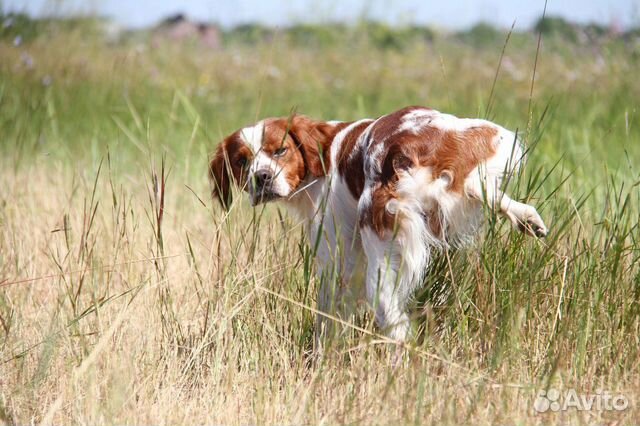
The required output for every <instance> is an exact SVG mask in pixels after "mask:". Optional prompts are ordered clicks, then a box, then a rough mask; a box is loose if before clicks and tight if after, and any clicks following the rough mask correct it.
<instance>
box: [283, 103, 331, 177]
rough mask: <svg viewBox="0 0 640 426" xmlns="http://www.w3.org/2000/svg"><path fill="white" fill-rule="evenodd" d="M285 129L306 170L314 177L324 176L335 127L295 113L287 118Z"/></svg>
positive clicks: (327, 166) (329, 158) (329, 157)
mask: <svg viewBox="0 0 640 426" xmlns="http://www.w3.org/2000/svg"><path fill="white" fill-rule="evenodd" d="M287 129H288V132H289V135H290V136H291V137H292V138H293V139H294V142H295V143H296V145H297V146H298V149H299V150H300V152H301V154H302V157H303V159H304V164H305V167H306V169H307V172H308V173H310V174H311V175H313V176H315V177H320V176H325V175H326V174H327V171H328V170H329V166H330V164H329V162H330V161H331V153H330V147H331V139H332V138H333V136H335V135H334V134H333V133H335V127H334V126H332V125H331V124H329V123H325V122H318V121H313V120H311V119H309V118H307V117H305V116H301V115H296V116H293V117H291V118H289V119H288V120H287Z"/></svg>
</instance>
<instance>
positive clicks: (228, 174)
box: [209, 116, 335, 208]
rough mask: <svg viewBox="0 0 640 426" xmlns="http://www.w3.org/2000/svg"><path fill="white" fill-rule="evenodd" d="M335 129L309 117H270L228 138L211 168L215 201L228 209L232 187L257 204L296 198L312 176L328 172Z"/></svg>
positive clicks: (210, 176)
mask: <svg viewBox="0 0 640 426" xmlns="http://www.w3.org/2000/svg"><path fill="white" fill-rule="evenodd" d="M334 127H335V125H332V124H329V123H324V122H314V121H312V120H310V119H308V118H306V117H303V116H294V117H290V118H269V119H265V120H262V121H260V122H258V123H257V124H255V125H253V126H249V127H245V128H243V129H240V130H238V131H236V132H234V133H232V134H231V135H229V136H228V137H226V138H225V139H224V140H223V141H222V142H221V143H220V144H219V145H218V148H217V150H216V152H215V154H214V156H213V158H212V159H211V162H210V164H209V179H210V181H211V188H212V193H213V197H214V198H217V199H218V200H219V201H220V203H221V204H222V206H223V207H224V208H229V206H230V205H231V201H232V197H233V195H232V186H237V187H240V188H241V189H242V190H244V191H246V192H248V193H249V196H250V198H251V204H252V205H254V206H255V205H258V204H260V203H263V202H267V201H272V200H278V199H283V198H288V197H291V196H292V195H293V194H294V193H295V192H296V190H298V189H299V188H300V187H301V184H302V183H303V182H304V181H305V180H306V179H308V178H309V177H320V176H324V175H325V174H326V171H327V170H328V167H329V164H328V162H329V146H330V144H331V139H332V136H331V134H332V133H333V132H332V130H333V128H334Z"/></svg>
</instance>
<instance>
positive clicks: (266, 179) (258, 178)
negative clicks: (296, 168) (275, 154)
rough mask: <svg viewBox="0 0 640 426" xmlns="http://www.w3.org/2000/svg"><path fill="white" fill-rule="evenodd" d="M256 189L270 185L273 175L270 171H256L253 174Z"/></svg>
mask: <svg viewBox="0 0 640 426" xmlns="http://www.w3.org/2000/svg"><path fill="white" fill-rule="evenodd" d="M253 179H254V181H255V185H256V188H264V187H266V186H268V185H270V184H271V181H272V180H273V175H272V174H271V171H270V170H264V169H263V170H258V171H256V172H255V173H254V174H253Z"/></svg>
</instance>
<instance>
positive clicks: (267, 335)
mask: <svg viewBox="0 0 640 426" xmlns="http://www.w3.org/2000/svg"><path fill="white" fill-rule="evenodd" d="M355 31H356V30H354V32H355ZM506 39H507V34H506V33H504V34H501V37H500V40H499V41H498V42H492V43H487V44H483V45H480V46H478V45H474V44H473V43H472V42H470V41H468V40H466V41H465V40H463V39H459V38H455V37H452V36H447V37H445V36H437V37H435V38H434V39H432V40H430V41H428V42H424V41H411V42H408V44H407V45H404V46H400V47H393V48H382V47H380V46H375V45H373V44H372V43H371V41H370V40H368V39H366V38H360V37H357V35H353V34H352V36H351V38H350V40H349V42H348V43H333V44H329V45H323V44H316V45H312V46H310V47H305V46H303V45H300V44H299V43H293V42H292V41H291V40H289V39H287V38H285V37H280V36H279V35H278V34H277V33H276V35H275V36H274V37H273V38H270V39H268V40H262V41H256V42H255V43H236V44H233V43H231V44H225V45H224V46H223V47H222V48H220V49H217V50H205V49H202V48H199V47H197V46H193V45H188V46H181V45H177V44H174V43H170V42H167V43H165V44H161V45H159V46H158V45H155V44H154V43H152V42H149V41H144V40H143V41H136V40H131V41H127V42H121V43H112V42H106V41H104V40H103V39H101V38H100V37H95V36H87V35H86V33H85V32H83V31H80V30H65V31H58V32H51V33H50V34H48V35H46V36H41V37H36V38H34V39H32V40H25V41H24V42H22V43H15V44H14V43H13V42H12V40H10V39H2V40H0V149H1V151H0V152H1V156H0V157H1V158H0V423H5V424H27V423H44V424H47V423H56V424H76V423H83V424H103V423H106V424H112V423H115V424H124V423H127V424H178V423H191V424H195V423H198V424H318V423H322V424H336V423H340V424H342V423H348V424H356V423H358V424H360V423H361V424H372V423H375V424H409V423H412V424H522V425H528V424H547V423H551V424H557V423H569V424H592V423H597V424H638V422H640V408H638V405H639V404H640V363H639V362H638V360H639V359H640V267H639V258H640V235H639V231H638V230H639V227H638V217H639V214H640V190H639V189H640V188H639V185H640V172H639V169H638V165H639V163H638V161H639V159H640V122H639V120H640V111H639V110H638V106H639V104H638V99H640V80H639V79H638V75H639V72H640V67H639V64H640V50H638V44H637V43H636V44H633V43H631V42H625V41H622V40H618V39H612V40H608V39H603V40H600V41H598V42H594V43H586V44H585V43H578V42H575V41H569V40H563V39H561V38H549V39H545V38H543V39H542V43H541V45H540V48H539V49H538V38H537V35H536V34H533V33H522V34H512V35H511V37H509V40H508V43H506V44H505V40H506ZM534 77H535V78H534ZM411 104H419V105H426V106H430V107H433V108H436V109H439V110H442V111H446V112H451V113H453V114H456V115H458V116H479V117H487V118H489V119H491V120H494V121H496V122H498V123H500V124H502V125H504V126H505V127H508V128H511V129H514V130H515V129H518V131H519V134H520V135H521V137H522V138H523V140H524V141H525V143H526V145H527V146H528V147H529V148H530V151H529V161H528V164H527V166H526V168H525V170H524V173H523V174H522V175H521V176H520V178H519V179H518V180H516V181H514V182H511V183H510V185H509V186H510V193H511V194H512V195H513V196H514V198H516V199H519V200H529V201H530V202H531V203H532V204H534V205H535V206H536V207H537V208H538V210H539V211H540V213H541V215H542V217H543V218H544V219H545V222H546V223H547V225H548V226H549V227H550V235H549V236H548V237H547V238H546V239H544V240H535V239H532V238H526V237H524V236H522V235H521V234H519V233H518V232H514V231H513V230H512V229H511V228H510V227H509V225H508V224H507V223H505V222H504V220H502V219H501V218H497V217H495V216H493V215H492V214H490V212H487V218H488V220H487V223H486V226H485V227H484V228H483V231H482V233H481V235H480V236H479V237H478V239H477V241H476V242H475V243H474V244H473V245H471V246H469V247H467V248H465V249H462V250H458V251H455V252H449V253H442V254H440V255H439V257H438V259H437V260H436V262H435V264H434V265H433V267H432V268H431V269H430V271H429V273H428V276H427V279H426V281H427V282H426V283H425V288H424V290H423V291H421V292H420V294H418V295H416V301H415V309H414V314H415V327H416V329H417V330H419V333H418V337H417V338H416V339H415V340H414V341H413V342H411V344H409V345H408V346H407V347H405V348H403V351H404V355H403V357H402V361H401V362H400V363H399V364H396V365H393V363H392V359H394V356H395V354H396V347H395V346H394V345H393V344H391V343H388V342H387V341H385V339H384V338H383V337H382V336H380V335H379V334H378V331H377V329H376V328H375V326H374V324H373V320H372V316H371V315H370V313H369V312H368V310H367V309H366V306H364V305H363V306H362V309H360V311H359V312H358V315H357V316H356V317H355V318H347V319H346V322H347V323H348V324H345V325H344V327H342V334H341V336H340V338H339V339H336V340H335V341H334V342H333V344H332V345H331V346H330V348H329V349H328V350H327V351H326V353H325V355H324V356H323V357H322V358H320V359H318V358H316V357H314V356H313V354H312V346H313V325H314V312H313V309H314V307H315V291H316V290H315V289H316V279H315V278H314V276H313V269H314V266H313V262H312V259H311V252H310V249H309V248H308V247H307V246H306V240H305V235H304V229H303V227H302V225H301V224H300V223H297V222H296V221H295V220H294V219H293V218H291V217H289V216H288V215H287V213H286V212H285V211H283V210H281V209H279V208H278V206H277V205H268V206H266V207H261V208H257V209H251V208H250V207H249V203H248V201H247V200H246V199H243V198H242V197H240V198H237V202H236V204H234V206H233V208H232V209H231V211H230V213H229V214H225V213H224V212H223V210H222V209H221V208H220V207H219V206H218V205H216V204H215V203H214V202H212V201H211V200H210V198H209V186H208V182H207V177H206V176H207V164H208V156H209V155H210V153H211V152H212V151H213V150H214V148H215V147H216V144H217V143H218V141H220V140H221V139H222V137H224V136H225V135H226V134H228V133H230V132H232V131H234V130H235V129H237V128H239V127H241V126H244V125H246V124H249V123H251V122H253V121H255V120H256V118H259V117H265V116H284V115H287V114H289V113H290V112H291V111H292V110H294V109H295V110H296V111H298V112H303V113H305V114H307V115H310V116H312V117H317V118H324V119H341V120H351V119H357V118H361V117H367V116H369V117H375V116H377V115H379V114H383V113H387V112H390V111H393V110H394V109H397V108H400V107H402V106H406V105H411ZM551 389H555V390H558V391H559V392H560V394H561V395H563V397H561V399H562V398H565V400H566V398H567V395H569V394H570V393H571V391H575V393H576V394H577V395H578V396H579V397H585V398H589V397H594V398H596V399H599V400H606V399H607V398H609V397H611V400H614V401H615V402H616V404H618V405H616V406H615V407H617V408H618V409H616V408H612V406H610V405H608V406H606V407H605V405H606V404H605V403H603V404H602V406H600V407H599V409H596V408H592V409H591V410H578V409H576V408H575V405H574V406H573V408H571V407H569V408H568V409H567V410H560V411H554V410H552V409H549V410H546V412H538V411H540V410H536V407H538V408H540V406H539V405H535V404H534V402H536V398H537V396H539V393H540V392H541V391H545V392H550V390H551ZM549 395H553V393H549ZM614 397H615V398H617V399H614ZM624 401H626V403H627V404H626V405H625V406H624V407H622V405H620V404H622V402H624ZM551 407H553V406H551ZM594 407H596V406H595V404H594ZM583 408H584V406H583ZM621 408H624V409H621ZM542 411H544V410H542Z"/></svg>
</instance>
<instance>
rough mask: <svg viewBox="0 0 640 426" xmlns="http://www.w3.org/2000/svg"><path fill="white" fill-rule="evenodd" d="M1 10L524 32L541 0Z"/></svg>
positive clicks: (600, 11) (7, 1)
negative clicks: (485, 26) (373, 22)
mask: <svg viewBox="0 0 640 426" xmlns="http://www.w3.org/2000/svg"><path fill="white" fill-rule="evenodd" d="M0 5H4V6H3V7H4V9H5V11H6V10H12V11H24V12H28V13H30V14H32V15H43V14H50V13H51V12H52V11H54V12H56V13H58V14H60V13H62V14H65V13H69V12H77V11H82V12H96V13H98V14H101V15H106V16H110V17H112V18H113V19H114V20H115V21H116V22H118V23H120V24H122V25H125V26H129V27H141V26H146V25H151V24H153V23H155V22H157V21H159V20H160V19H162V18H163V17H165V16H166V15H168V14H172V13H177V12H184V13H186V14H187V15H188V16H190V17H191V18H194V19H198V20H203V21H214V22H218V23H220V24H222V25H224V26H232V25H236V24H238V23H245V22H261V23H265V24H269V25H275V26H283V25H287V24H290V23H292V22H300V21H304V22H309V21H311V22H318V21H326V20H332V21H336V20H339V21H347V22H348V21H352V20H354V19H357V18H358V17H361V16H366V17H369V18H374V19H378V20H383V21H387V22H389V23H392V24H393V23H421V24H425V23H426V24H430V25H435V26H438V27H444V28H452V29H459V28H466V27H469V26H471V25H473V24H474V23H476V22H479V21H485V22H491V23H494V24H497V25H499V26H504V27H509V26H511V24H512V23H513V22H514V21H515V22H516V28H519V29H525V28H529V27H530V26H531V25H532V23H533V22H534V21H535V20H536V19H537V18H538V17H539V16H540V15H541V14H542V9H543V7H544V0H444V1H442V0H439V1H425V0H423V1H420V0H289V1H287V0H261V1H260V0H231V1H223V0H183V1H178V0H154V1H144V0H142V1H141V0H84V1H82V0H66V1H65V0H4V1H2V0H0ZM547 11H548V12H547V13H548V14H550V15H560V16H563V17H565V18H568V19H571V20H574V21H577V22H598V23H601V24H609V23H612V22H614V23H616V24H618V25H621V26H623V27H629V26H640V0H549V2H548V6H547Z"/></svg>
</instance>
